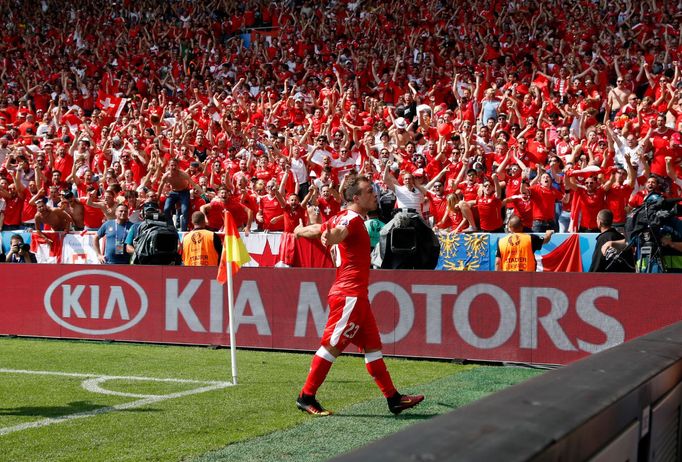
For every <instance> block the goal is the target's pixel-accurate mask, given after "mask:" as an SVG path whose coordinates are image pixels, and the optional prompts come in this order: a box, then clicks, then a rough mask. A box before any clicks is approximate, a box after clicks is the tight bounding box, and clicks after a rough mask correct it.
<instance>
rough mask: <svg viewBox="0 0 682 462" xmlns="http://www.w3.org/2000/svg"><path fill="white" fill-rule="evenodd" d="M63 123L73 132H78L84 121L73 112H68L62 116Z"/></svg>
mask: <svg viewBox="0 0 682 462" xmlns="http://www.w3.org/2000/svg"><path fill="white" fill-rule="evenodd" d="M61 123H62V124H65V125H66V126H67V127H68V128H69V131H70V132H71V133H73V134H76V133H77V132H78V127H80V125H81V124H82V123H83V121H82V120H81V119H80V117H78V116H77V115H76V114H74V113H73V112H67V113H66V114H64V115H63V116H62V120H61Z"/></svg>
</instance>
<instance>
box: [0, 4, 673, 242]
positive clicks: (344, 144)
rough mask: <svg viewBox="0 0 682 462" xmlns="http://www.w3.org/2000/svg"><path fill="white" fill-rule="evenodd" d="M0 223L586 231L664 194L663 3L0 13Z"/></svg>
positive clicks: (667, 37)
mask: <svg viewBox="0 0 682 462" xmlns="http://www.w3.org/2000/svg"><path fill="white" fill-rule="evenodd" d="M0 12H1V14H2V18H3V20H2V30H1V32H0V35H1V40H0V57H1V59H2V65H1V66H0V165H1V170H0V197H1V198H2V199H0V207H1V208H2V209H3V222H2V229H3V230H16V229H25V228H34V227H37V228H39V230H40V229H41V228H42V229H53V230H57V231H62V230H63V231H69V230H97V229H99V228H100V227H101V225H102V223H103V222H105V221H106V220H115V219H116V208H117V205H118V204H120V203H126V204H127V205H128V209H129V220H130V221H133V222H135V221H140V220H141V219H142V218H143V213H142V208H143V206H144V204H148V203H155V204H158V206H159V208H160V209H161V210H162V211H164V213H165V214H166V217H167V219H168V220H175V223H176V225H177V226H178V228H179V229H181V230H183V231H185V230H187V229H191V222H190V219H189V217H190V216H191V215H192V213H193V212H196V211H202V212H203V213H204V214H205V216H206V228H207V229H209V230H214V231H215V230H219V229H220V228H221V227H222V212H223V210H226V209H227V210H230V211H231V212H232V214H233V216H235V218H236V220H237V221H238V224H239V226H240V227H242V228H243V229H244V230H245V231H247V232H248V231H249V230H253V231H256V230H258V231H260V230H265V231H287V232H293V230H294V228H295V227H296V226H297V225H298V224H299V223H317V222H323V221H325V220H327V219H328V218H329V217H331V216H332V215H334V214H335V213H337V212H338V211H339V210H340V209H341V207H343V202H344V199H343V192H344V182H347V181H348V179H349V178H350V176H352V175H365V176H367V177H369V178H371V179H373V181H374V185H375V188H376V191H377V193H378V197H379V201H380V204H381V206H382V211H384V212H385V211H386V209H388V208H391V207H394V204H395V206H397V207H399V208H408V209H415V210H417V211H418V212H420V213H421V214H422V215H423V216H424V217H425V218H426V219H427V220H428V221H429V223H431V224H432V226H433V227H434V228H437V229H440V230H446V231H456V232H473V231H482V232H502V231H503V230H504V223H505V219H506V217H509V216H511V215H512V214H515V215H517V216H518V217H519V218H520V219H521V221H522V224H523V228H524V229H526V230H532V231H535V232H544V231H547V230H550V229H552V230H556V231H561V232H582V231H589V232H595V231H598V225H597V221H596V220H597V212H598V211H599V210H601V209H605V208H607V209H610V210H612V211H613V214H614V220H613V221H614V223H615V224H616V225H618V224H620V225H622V224H623V223H624V222H625V218H626V214H627V212H628V211H629V210H630V209H631V208H632V207H636V206H638V205H640V204H641V203H642V200H643V198H644V197H645V196H646V195H647V194H648V193H650V192H651V191H658V192H660V193H661V194H663V195H665V196H667V197H679V196H680V186H682V166H681V164H680V163H681V161H682V135H681V133H680V130H681V129H682V90H681V89H682V73H681V69H680V67H681V65H682V64H681V63H682V34H681V33H680V32H681V30H682V26H681V24H680V18H681V17H682V6H681V5H680V4H679V3H678V2H672V1H669V0H663V1H641V2H639V1H637V2H635V1H630V0H624V1H605V0H595V1H572V0H570V1H569V0H563V1H562V0H532V1H525V2H518V1H495V0H467V1H463V2H444V1H435V0H428V1H425V2H419V3H417V2H414V3H409V2H408V3H407V4H405V3H404V2H382V1H377V0H367V1H363V0H357V1H348V0H337V1H325V2H314V1H310V0H306V1H288V2H270V1H267V2H266V1H259V0H249V1H245V2H228V1H220V0H214V1H211V2H192V1H172V2H160V3H157V2H153V1H149V0H142V1H137V2H132V1H130V0H123V1H118V2H111V1H109V2H103V1H99V0H85V1H83V2H76V3H73V2H59V1H54V0H41V1H40V2H38V1H31V2H19V1H18V0H15V1H5V2H2V3H1V4H0Z"/></svg>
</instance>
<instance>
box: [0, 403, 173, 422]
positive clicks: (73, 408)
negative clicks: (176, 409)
mask: <svg viewBox="0 0 682 462" xmlns="http://www.w3.org/2000/svg"><path fill="white" fill-rule="evenodd" d="M110 408H111V406H107V405H104V404H93V403H90V402H89V401H74V402H71V403H69V404H67V405H66V406H23V407H15V408H0V416H5V415H11V416H24V417H55V418H57V417H64V416H68V415H72V414H79V413H83V412H93V411H97V410H98V409H110ZM116 412H162V411H161V409H155V408H145V407H139V408H131V409H117V410H116Z"/></svg>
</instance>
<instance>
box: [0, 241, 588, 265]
mask: <svg viewBox="0 0 682 462" xmlns="http://www.w3.org/2000/svg"><path fill="white" fill-rule="evenodd" d="M15 233H16V231H3V232H2V243H3V250H4V252H5V253H7V252H8V251H9V248H10V239H11V237H12V235H14V234H15ZM18 233H19V234H21V236H22V237H23V239H24V242H26V243H28V244H30V245H31V250H32V251H33V252H35V253H36V255H37V258H38V263H69V264H98V263H99V261H98V259H97V254H96V252H95V250H94V247H93V245H94V238H95V233H94V232H85V233H83V232H81V233H69V234H64V233H56V232H46V234H47V235H48V236H49V237H50V238H51V239H52V241H53V243H52V244H48V243H47V242H45V241H44V240H42V239H41V238H40V237H39V236H38V235H37V234H34V233H31V232H27V231H20V232H18ZM179 234H180V237H181V238H182V236H183V234H184V233H179ZM504 236H505V234H490V233H476V234H462V233H440V234H438V239H439V241H440V245H441V249H440V256H439V259H438V264H437V266H436V268H435V269H438V270H448V271H493V270H494V269H495V254H496V253H497V242H498V240H499V239H500V238H502V237H504ZM596 236H597V234H589V233H585V234H560V233H557V234H554V235H553V236H552V239H551V241H550V242H549V243H547V244H546V245H544V246H543V247H542V249H541V250H540V251H538V252H537V254H536V260H537V261H538V267H539V271H574V272H575V271H577V270H578V269H580V268H582V271H587V270H588V269H589V267H590V262H591V259H592V252H593V251H594V246H595V238H596ZM241 237H242V240H243V241H244V244H245V245H246V249H247V250H248V252H249V254H250V255H251V257H252V258H253V260H252V261H251V262H250V263H248V264H247V266H254V267H255V266H281V265H286V266H292V267H298V268H318V267H322V268H324V267H329V266H331V261H330V260H329V258H327V257H326V255H325V252H324V250H323V249H321V247H320V245H319V244H316V242H315V241H309V240H306V239H293V238H292V235H291V234H288V233H250V234H249V235H248V236H246V235H244V234H242V236H241ZM101 242H102V244H101V245H103V242H104V239H102V241H101Z"/></svg>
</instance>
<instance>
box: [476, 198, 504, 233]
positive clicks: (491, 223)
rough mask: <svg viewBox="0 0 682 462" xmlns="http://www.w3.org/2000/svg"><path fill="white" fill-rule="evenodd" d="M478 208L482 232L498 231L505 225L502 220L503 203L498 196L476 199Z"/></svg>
mask: <svg viewBox="0 0 682 462" xmlns="http://www.w3.org/2000/svg"><path fill="white" fill-rule="evenodd" d="M476 208H477V209H478V215H479V219H480V225H481V226H480V228H481V230H482V231H488V232H492V231H497V230H499V229H500V228H502V226H503V225H504V221H503V220H502V201H501V200H500V199H499V198H497V197H496V196H484V197H479V198H478V199H476Z"/></svg>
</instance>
